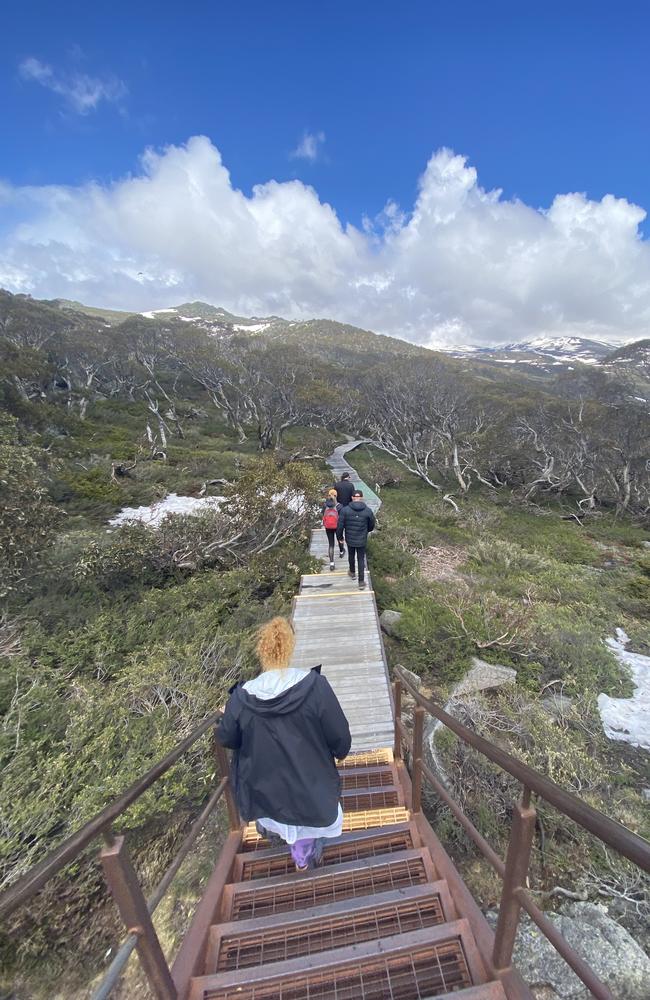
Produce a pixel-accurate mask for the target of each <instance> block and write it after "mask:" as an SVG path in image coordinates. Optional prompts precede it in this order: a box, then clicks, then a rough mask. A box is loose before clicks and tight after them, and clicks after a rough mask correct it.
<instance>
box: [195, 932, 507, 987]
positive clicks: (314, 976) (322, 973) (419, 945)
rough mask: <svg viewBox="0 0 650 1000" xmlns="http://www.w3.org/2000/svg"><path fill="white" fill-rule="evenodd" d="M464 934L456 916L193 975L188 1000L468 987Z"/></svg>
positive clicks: (468, 966)
mask: <svg viewBox="0 0 650 1000" xmlns="http://www.w3.org/2000/svg"><path fill="white" fill-rule="evenodd" d="M468 937H469V936H468V933H467V925H466V922H465V921H462V920H459V921H454V922H453V923H451V924H442V925H440V926H438V927H430V928H427V929H425V930H420V931H413V932H412V933H411V934H409V935H408V936H407V937H402V936H397V935H396V936H393V937H389V938H382V939H381V940H379V941H366V942H362V943H361V944H358V945H354V946H351V947H346V948H342V949H340V950H339V951H326V952H321V953H320V954H318V955H314V956H311V957H309V958H306V959H305V958H298V959H293V960H289V961H287V962H277V963H272V964H269V965H268V966H262V967H259V966H257V967H256V968H255V969H248V970H245V969H244V970H241V971H233V972H225V973H217V974H216V975H212V976H205V977H201V978H197V979H195V980H194V984H193V989H192V991H191V994H190V1000H271V998H273V1000H387V998H390V1000H425V998H426V1000H429V998H431V997H435V996H444V995H445V994H449V993H454V994H455V993H457V992H458V991H462V990H464V989H466V988H468V987H471V986H472V984H473V978H474V977H473V976H472V972H471V962H470V961H468V954H467V949H466V945H467V943H468ZM470 947H471V944H470ZM470 995H471V994H470ZM489 995H490V994H488V996H489ZM497 995H498V994H497ZM461 996H462V993H461ZM479 996H480V994H479Z"/></svg>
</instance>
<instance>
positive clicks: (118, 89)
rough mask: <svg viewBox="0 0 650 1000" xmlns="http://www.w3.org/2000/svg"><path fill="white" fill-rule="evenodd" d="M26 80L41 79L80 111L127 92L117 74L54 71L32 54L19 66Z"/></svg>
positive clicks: (38, 81)
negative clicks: (103, 74)
mask: <svg viewBox="0 0 650 1000" xmlns="http://www.w3.org/2000/svg"><path fill="white" fill-rule="evenodd" d="M18 70H19V73H20V75H21V77H22V78H23V80H27V81H32V82H34V83H40V84H41V86H42V87H45V88H46V89H47V90H51V91H52V92H53V93H55V94H58V95H59V96H60V97H62V98H63V100H64V102H65V104H66V105H67V107H68V108H70V109H71V110H72V111H74V112H76V113H77V114H79V115H87V114H90V112H91V111H95V110H96V108H97V106H98V105H99V104H100V103H101V102H102V101H106V102H108V103H111V104H112V103H116V102H118V101H120V100H122V98H124V97H125V96H126V93H127V88H126V84H125V83H124V82H123V81H122V80H119V79H117V78H116V77H107V78H105V79H103V80H100V79H99V78H98V77H94V76H88V74H87V73H72V74H69V75H67V74H65V73H59V72H57V71H55V70H54V69H53V68H52V67H51V66H50V65H49V64H48V63H44V62H41V60H40V59H35V58H34V57H33V56H30V57H29V58H28V59H24V60H23V61H22V62H21V64H20V66H19V67H18Z"/></svg>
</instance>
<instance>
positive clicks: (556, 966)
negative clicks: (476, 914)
mask: <svg viewBox="0 0 650 1000" xmlns="http://www.w3.org/2000/svg"><path fill="white" fill-rule="evenodd" d="M487 916H488V920H489V921H490V923H491V924H492V926H495V925H496V914H495V913H493V912H490V913H488V915H487ZM546 916H547V917H548V918H549V920H551V921H552V923H554V924H555V926H556V927H557V928H558V930H559V931H560V933H561V934H562V936H563V937H564V938H565V939H566V941H567V942H568V943H569V944H570V945H571V947H572V948H573V949H574V950H575V951H576V952H577V953H578V955H580V957H581V958H583V959H584V960H585V962H586V963H587V964H588V965H589V966H590V968H592V969H593V971H594V972H595V974H596V975H597V976H598V978H599V979H600V980H601V981H602V982H603V983H605V985H606V986H608V987H609V989H610V990H611V992H612V994H613V996H615V997H616V1000H647V998H648V986H649V984H650V959H649V958H648V956H647V955H646V953H645V952H644V951H643V949H642V948H641V947H640V946H639V945H638V944H637V943H636V941H635V940H634V938H633V937H631V936H630V934H628V932H627V931H626V930H625V928H623V927H621V925H620V924H617V923H616V921H615V920H612V918H611V917H609V916H608V915H607V912H606V910H605V908H604V907H602V906H595V905H594V904H593V903H571V904H569V905H568V906H567V907H566V908H565V909H564V910H563V911H562V913H546ZM513 962H514V964H515V965H516V967H517V969H518V970H519V972H520V973H521V975H522V976H523V978H524V980H525V981H526V982H527V983H528V985H529V986H530V987H531V989H532V992H533V995H534V996H535V997H537V998H538V1000H542V998H544V1000H555V998H558V1000H589V998H590V997H591V996H592V994H591V992H590V991H589V990H588V989H587V988H586V986H584V985H583V983H582V982H581V981H580V980H579V979H578V977H577V976H576V975H575V973H574V972H573V971H572V970H571V969H570V968H569V966H568V965H567V964H566V962H565V961H564V960H563V959H562V958H561V957H560V956H559V955H558V953H557V952H556V951H555V949H554V948H553V946H552V945H551V944H550V943H549V942H548V941H547V940H546V938H545V937H544V935H543V934H542V933H541V931H539V930H538V929H537V927H536V926H535V924H533V923H532V921H531V920H530V919H529V918H528V917H526V916H522V920H521V923H520V926H519V931H518V933H517V939H516V941H515V949H514V953H513Z"/></svg>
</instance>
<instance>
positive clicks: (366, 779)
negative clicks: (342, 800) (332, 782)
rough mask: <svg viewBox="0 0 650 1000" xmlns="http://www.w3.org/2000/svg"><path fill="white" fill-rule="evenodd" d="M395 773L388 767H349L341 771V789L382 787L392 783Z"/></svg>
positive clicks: (354, 789) (393, 782) (353, 789)
mask: <svg viewBox="0 0 650 1000" xmlns="http://www.w3.org/2000/svg"><path fill="white" fill-rule="evenodd" d="M395 780H396V775H395V774H394V773H393V769H392V768H390V767H349V768H347V770H345V771H343V772H342V773H341V788H342V789H343V791H345V792H348V791H357V790H363V789H366V788H384V787H386V785H394V784H395Z"/></svg>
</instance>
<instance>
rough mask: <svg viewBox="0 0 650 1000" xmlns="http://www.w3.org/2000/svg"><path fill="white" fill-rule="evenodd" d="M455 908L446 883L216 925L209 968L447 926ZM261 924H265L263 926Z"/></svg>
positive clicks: (254, 962)
mask: <svg viewBox="0 0 650 1000" xmlns="http://www.w3.org/2000/svg"><path fill="white" fill-rule="evenodd" d="M450 912H451V904H450V900H449V893H448V890H447V885H446V883H445V882H434V883H432V884H431V885H424V886H413V887H411V888H406V889H400V890H399V891H398V892H396V893H395V892H390V893H383V894H382V896H381V897H379V902H377V901H375V900H374V898H373V897H370V899H361V900H344V901H342V902H340V903H333V904H332V903H330V904H327V905H326V906H320V907H316V908H314V909H313V910H309V911H307V912H306V913H305V914H304V916H302V919H301V915H296V914H293V915H291V916H290V917H289V918H284V920H282V919H280V920H278V919H274V920H273V921H272V922H270V921H268V920H251V921H240V922H239V923H234V924H233V923H231V924H222V925H220V926H216V927H213V928H211V935H210V944H209V947H208V959H207V962H206V971H208V972H224V971H228V970H231V969H245V968H249V967H251V966H257V965H265V964H267V963H269V962H280V961H286V960H287V959H291V958H298V957H299V956H301V955H315V954H317V953H318V952H321V951H327V950H331V949H335V948H344V947H346V946H347V945H353V944H354V945H356V944H360V943H361V942H362V941H372V940H377V939H378V938H384V937H391V936H392V935H395V934H408V933H409V932H411V931H416V930H422V929H424V928H425V927H434V926H437V925H438V924H442V923H444V922H445V920H446V919H447V918H448V916H449V914H450ZM260 925H261V926H260Z"/></svg>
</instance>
